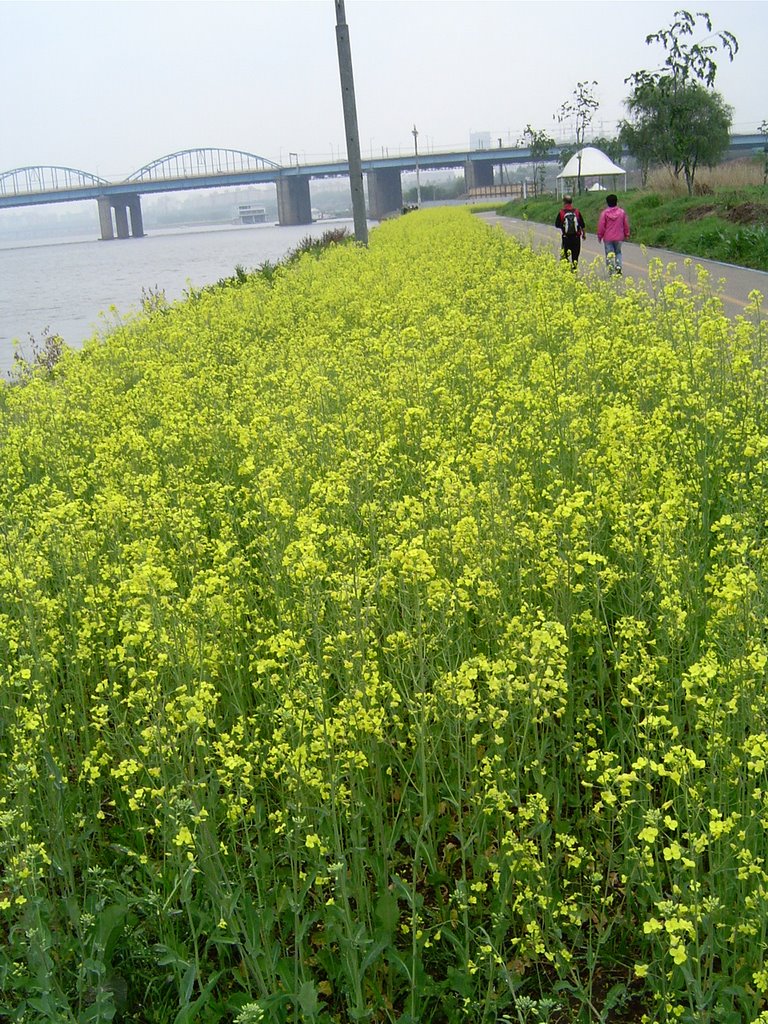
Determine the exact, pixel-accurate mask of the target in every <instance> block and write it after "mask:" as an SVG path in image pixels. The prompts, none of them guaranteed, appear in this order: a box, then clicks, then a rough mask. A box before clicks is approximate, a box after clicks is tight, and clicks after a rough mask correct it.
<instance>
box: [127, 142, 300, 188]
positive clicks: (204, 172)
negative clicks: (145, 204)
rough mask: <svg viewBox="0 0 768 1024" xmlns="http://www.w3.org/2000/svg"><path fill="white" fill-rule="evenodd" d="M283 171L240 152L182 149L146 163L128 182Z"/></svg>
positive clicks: (267, 161) (278, 165)
mask: <svg viewBox="0 0 768 1024" xmlns="http://www.w3.org/2000/svg"><path fill="white" fill-rule="evenodd" d="M274 170H278V171H279V170H280V164H276V163H274V162H273V161H272V160H267V158H266V157H263V156H257V155H256V154H255V153H245V152H243V150H241V149H183V150H181V151H180V152H179V153H170V154H169V155H168V156H161V157H160V159H159V160H153V161H152V163H150V164H145V165H144V166H143V167H140V168H139V169H138V171H134V172H133V174H129V175H128V177H127V178H126V179H125V180H126V181H178V180H179V179H180V178H200V177H203V178H205V177H210V176H213V175H221V174H242V173H244V172H246V173H247V172H251V171H274Z"/></svg>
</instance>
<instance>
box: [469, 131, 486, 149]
mask: <svg viewBox="0 0 768 1024" xmlns="http://www.w3.org/2000/svg"><path fill="white" fill-rule="evenodd" d="M469 148H470V149H490V148H491V133H490V132H470V133H469Z"/></svg>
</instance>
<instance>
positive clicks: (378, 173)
mask: <svg viewBox="0 0 768 1024" xmlns="http://www.w3.org/2000/svg"><path fill="white" fill-rule="evenodd" d="M366 177H367V179H368V216H369V217H370V218H371V220H383V219H384V217H386V215H387V214H388V213H395V212H400V210H402V208H403V184H402V180H401V178H400V170H399V168H397V167H381V168H379V169H378V170H375V171H368V172H367V175H366Z"/></svg>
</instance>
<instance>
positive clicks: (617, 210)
mask: <svg viewBox="0 0 768 1024" xmlns="http://www.w3.org/2000/svg"><path fill="white" fill-rule="evenodd" d="M605 202H606V208H605V209H604V210H603V212H602V213H601V214H600V219H599V220H598V222H597V240H598V242H602V243H603V245H604V246H605V262H606V266H607V267H608V273H609V274H620V273H621V243H622V242H626V240H627V239H628V238H629V220H628V218H627V214H626V211H625V210H622V208H621V207H620V206H619V205H618V203H619V199H618V196H615V195H613V193H611V195H608V196H606V197H605Z"/></svg>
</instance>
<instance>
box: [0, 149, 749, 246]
mask: <svg viewBox="0 0 768 1024" xmlns="http://www.w3.org/2000/svg"><path fill="white" fill-rule="evenodd" d="M499 142H501V140H499ZM764 145H765V136H764V135H761V134H759V133H758V134H752V135H733V136H731V146H730V153H731V154H732V155H736V154H738V153H756V152H759V153H762V151H763V147H764ZM559 151H560V147H559V146H554V147H553V148H552V151H551V153H550V156H549V159H550V160H555V159H557V157H558V154H559ZM291 156H292V157H295V156H296V154H295V153H292V154H291ZM531 157H532V154H531V151H530V149H529V148H527V147H518V146H506V147H503V146H501V145H500V146H499V148H498V149H481V150H477V149H476V150H461V151H450V152H430V153H420V154H418V155H416V153H415V152H414V153H413V154H400V155H398V156H392V157H390V156H386V157H385V156H383V155H382V156H381V158H379V157H375V158H374V157H371V158H370V159H368V160H365V159H364V160H363V161H362V167H363V171H364V172H365V174H366V177H367V180H368V206H369V215H370V216H371V217H372V218H373V219H374V220H380V219H381V218H382V217H383V216H384V215H386V214H388V213H391V212H393V211H395V210H397V209H399V208H402V205H403V193H402V184H401V174H402V173H403V172H405V171H412V170H414V169H417V170H418V168H419V167H421V168H422V169H423V170H428V169H443V168H449V167H451V168H454V167H461V168H463V170H464V177H465V181H466V184H467V188H468V189H471V188H484V187H487V186H489V185H492V184H493V176H494V165H496V166H503V165H506V164H519V163H528V162H530V160H531ZM296 159H297V162H296V163H295V164H293V163H292V164H291V165H290V166H288V167H285V166H282V165H280V164H276V163H274V161H272V160H267V159H266V158H265V157H263V156H257V155H256V154H255V153H248V152H245V151H244V150H239V149H213V148H209V149H185V150H181V151H179V152H178V153H170V154H168V155H167V156H163V157H160V158H159V159H158V160H153V161H152V162H151V163H148V164H145V165H144V166H143V167H140V168H139V169H138V170H137V171H134V172H133V174H130V175H129V176H128V177H127V178H126V179H125V180H124V181H120V182H108V181H105V180H104V179H103V178H100V177H98V176H97V175H95V174H89V173H88V172H87V171H78V170H75V169H74V168H71V167H44V166H39V167H17V168H16V169H15V170H12V171H5V172H4V173H0V209H2V208H4V207H12V206H34V205H38V204H42V203H60V202H71V201H73V200H81V199H95V200H96V201H97V203H98V207H99V222H100V225H101V237H102V238H114V237H115V234H116V235H117V237H118V238H128V237H129V236H130V235H134V237H138V236H140V235H143V234H144V228H143V224H142V218H141V200H140V197H141V196H142V195H146V194H149V193H153V192H154V193H157V192H180V191H183V190H185V189H199V188H221V187H224V186H228V185H252V184H257V183H265V182H269V183H275V184H276V185H277V210H278V220H279V222H280V223H281V224H309V223H311V221H312V209H311V206H310V191H309V183H310V180H311V179H313V178H327V177H339V176H343V175H347V174H349V164H348V163H347V161H346V160H338V161H326V162H318V163H314V164H302V165H299V163H298V157H297V158H296ZM129 218H130V223H129Z"/></svg>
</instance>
